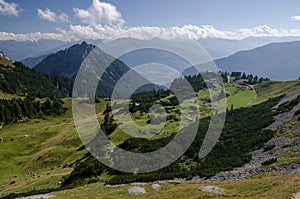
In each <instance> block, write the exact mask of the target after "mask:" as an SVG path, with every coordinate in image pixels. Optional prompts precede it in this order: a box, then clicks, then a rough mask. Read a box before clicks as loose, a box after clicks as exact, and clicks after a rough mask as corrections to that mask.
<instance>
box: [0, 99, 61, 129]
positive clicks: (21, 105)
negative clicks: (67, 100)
mask: <svg viewBox="0 0 300 199" xmlns="http://www.w3.org/2000/svg"><path fill="white" fill-rule="evenodd" d="M64 112H65V108H64V107H63V101H62V100H60V99H53V100H50V99H49V98H47V99H46V100H45V101H44V102H41V101H39V100H34V99H33V98H31V97H26V98H25V99H21V98H17V99H16V98H14V99H10V100H6V99H1V100H0V113H1V114H0V123H1V125H5V124H10V123H14V122H18V121H22V120H24V119H26V118H37V117H42V116H49V115H61V114H62V113H64Z"/></svg>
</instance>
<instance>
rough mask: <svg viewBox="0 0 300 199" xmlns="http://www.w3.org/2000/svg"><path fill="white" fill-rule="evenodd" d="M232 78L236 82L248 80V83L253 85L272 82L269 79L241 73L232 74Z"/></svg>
mask: <svg viewBox="0 0 300 199" xmlns="http://www.w3.org/2000/svg"><path fill="white" fill-rule="evenodd" d="M227 74H229V73H227ZM230 76H231V77H233V78H234V81H238V80H246V83H247V84H251V85H253V84H258V83H262V82H265V81H270V79H269V78H264V77H258V76H257V75H255V76H254V75H252V74H250V75H247V74H246V73H241V72H232V73H231V75H230Z"/></svg>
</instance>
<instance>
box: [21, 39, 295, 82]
mask: <svg viewBox="0 0 300 199" xmlns="http://www.w3.org/2000/svg"><path fill="white" fill-rule="evenodd" d="M290 39H291V38H290ZM248 40H251V39H250V38H248ZM206 41H207V40H206ZM244 41H246V40H244ZM266 41H268V40H267V39H266ZM227 42H229V41H227ZM249 42H250V41H249ZM125 43H126V42H125ZM229 43H231V42H229ZM231 44H232V43H231ZM93 48H95V46H94V45H91V44H87V43H86V42H83V43H82V44H80V45H79V44H76V45H74V46H72V47H70V48H66V49H65V50H61V51H59V52H57V53H53V54H50V55H42V56H39V57H36V58H30V59H26V60H24V63H25V65H27V66H35V70H38V71H40V72H42V73H46V74H50V75H59V76H64V77H67V78H71V79H74V77H75V75H76V73H77V70H78V69H79V67H80V65H81V63H82V61H83V60H84V59H85V57H86V56H87V55H88V54H89V52H91V50H92V49H93ZM299 52H300V41H293V42H282V43H271V44H267V45H265V46H261V47H257V48H254V49H251V50H244V51H239V52H237V53H235V54H233V55H230V56H228V57H225V58H220V59H216V60H215V64H216V65H217V67H218V68H220V69H222V70H223V71H228V72H232V71H241V72H245V73H248V74H253V75H258V76H262V77H269V78H270V79H273V80H293V79H298V77H299V76H300V67H299V66H300V59H299ZM133 55H134V56H133ZM119 59H120V60H121V61H120V62H119V65H118V67H120V71H121V73H120V74H119V73H118V72H117V73H116V74H114V76H115V78H112V79H111V78H108V79H111V80H112V82H116V80H117V79H119V78H120V77H121V76H122V75H123V73H122V72H126V71H129V70H130V68H134V67H136V66H138V65H140V64H145V63H153V62H157V63H160V64H163V65H167V66H170V67H173V68H174V69H175V70H177V71H181V72H182V71H183V72H182V74H184V75H192V74H196V73H198V72H197V71H195V70H194V69H193V68H190V67H189V65H188V63H187V62H186V61H185V60H183V59H181V58H180V57H178V56H177V57H176V56H174V55H173V54H172V53H168V52H164V51H161V50H158V51H153V50H151V49H144V50H140V51H135V52H133V53H129V54H127V55H124V56H122V57H120V58H119ZM120 71H119V72H120ZM108 74H111V73H108Z"/></svg>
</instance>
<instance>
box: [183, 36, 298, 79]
mask: <svg viewBox="0 0 300 199" xmlns="http://www.w3.org/2000/svg"><path fill="white" fill-rule="evenodd" d="M299 55H300V41H294V42H284V43H272V44H268V45H265V46H262V47H258V48H255V49H252V50H247V51H240V52H237V53H235V54H233V55H231V56H229V57H226V58H222V59H217V60H215V64H216V65H217V67H218V68H220V69H222V70H224V71H228V72H232V71H240V72H245V73H248V74H254V75H259V76H262V77H269V78H270V79H272V80H294V79H298V78H299V76H300V57H299ZM196 73H197V71H195V69H193V68H189V69H186V70H185V71H184V73H183V74H185V75H191V74H196Z"/></svg>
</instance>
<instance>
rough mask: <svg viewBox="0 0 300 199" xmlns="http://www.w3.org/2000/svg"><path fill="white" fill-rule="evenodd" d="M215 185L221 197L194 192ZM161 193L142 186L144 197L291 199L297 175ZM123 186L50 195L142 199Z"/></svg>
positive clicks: (299, 186)
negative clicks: (219, 190)
mask: <svg viewBox="0 0 300 199" xmlns="http://www.w3.org/2000/svg"><path fill="white" fill-rule="evenodd" d="M208 185H214V186H219V187H220V188H223V189H225V194H224V195H218V194H213V193H207V192H202V191H199V190H196V189H197V188H198V187H200V186H208ZM161 186H162V189H161V190H160V191H158V192H157V191H154V190H153V189H152V188H151V187H150V185H146V186H144V188H145V189H146V191H147V195H146V196H147V198H203V199H206V198H235V199H238V198H239V199H241V198H249V199H250V198H251V199H258V198H259V199H262V198H266V199H267V198H268V199H273V198H287V199H288V198H291V197H292V195H293V194H294V193H297V192H299V191H300V175H293V176H276V175H274V174H272V175H270V174H261V175H258V176H255V177H253V178H252V179H249V180H244V181H238V182H219V183H186V184H177V185H176V184H165V185H161ZM128 187H129V185H126V186H125V187H118V188H107V187H105V186H104V185H103V184H101V183H94V184H89V185H85V186H82V187H77V188H74V189H72V190H64V191H59V192H54V193H52V194H53V195H55V196H56V197H55V198H58V199H64V198H111V199H114V198H145V196H134V195H131V194H129V193H128V192H127V188H128Z"/></svg>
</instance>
